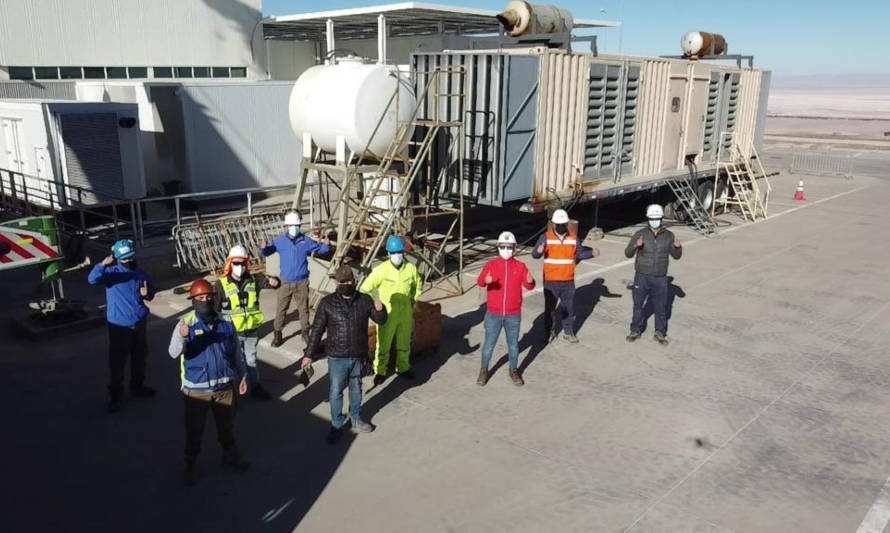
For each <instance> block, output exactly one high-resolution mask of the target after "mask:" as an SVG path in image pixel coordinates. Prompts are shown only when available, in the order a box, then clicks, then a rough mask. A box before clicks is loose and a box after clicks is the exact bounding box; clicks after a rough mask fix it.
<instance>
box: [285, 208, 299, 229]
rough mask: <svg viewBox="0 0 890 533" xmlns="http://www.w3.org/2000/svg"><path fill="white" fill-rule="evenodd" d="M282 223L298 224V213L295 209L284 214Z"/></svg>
mask: <svg viewBox="0 0 890 533" xmlns="http://www.w3.org/2000/svg"><path fill="white" fill-rule="evenodd" d="M284 225H285V226H299V225H300V213H297V212H296V211H291V212H289V213H288V214H286V215H284Z"/></svg>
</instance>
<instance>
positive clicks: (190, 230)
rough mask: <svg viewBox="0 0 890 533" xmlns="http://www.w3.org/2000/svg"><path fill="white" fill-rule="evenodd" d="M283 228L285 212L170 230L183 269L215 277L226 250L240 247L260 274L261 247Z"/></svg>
mask: <svg viewBox="0 0 890 533" xmlns="http://www.w3.org/2000/svg"><path fill="white" fill-rule="evenodd" d="M283 227H284V212H274V213H258V214H254V215H247V214H243V215H234V216H226V217H221V218H217V219H213V220H210V221H199V222H195V223H193V224H181V225H178V226H176V227H175V228H173V240H174V241H175V242H176V253H177V255H178V256H179V261H180V264H181V266H183V267H184V268H188V269H190V270H193V271H196V272H210V273H212V274H218V273H219V272H220V271H221V270H222V268H223V267H224V266H225V264H226V256H227V255H228V253H229V249H230V248H231V247H232V246H234V245H236V244H243V245H244V246H246V247H247V249H248V250H249V251H250V257H251V259H250V268H251V270H254V271H260V270H262V269H263V267H264V265H263V261H262V259H261V258H260V243H261V242H262V241H266V242H272V240H273V239H275V238H276V237H278V236H279V235H281V229H282V228H283Z"/></svg>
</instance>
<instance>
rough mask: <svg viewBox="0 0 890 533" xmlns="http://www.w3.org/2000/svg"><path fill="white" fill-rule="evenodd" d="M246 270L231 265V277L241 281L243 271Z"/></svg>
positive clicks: (242, 267)
mask: <svg viewBox="0 0 890 533" xmlns="http://www.w3.org/2000/svg"><path fill="white" fill-rule="evenodd" d="M245 270H247V268H246V267H244V266H243V265H233V266H232V275H233V276H235V277H236V278H238V279H241V276H243V275H244V271H245Z"/></svg>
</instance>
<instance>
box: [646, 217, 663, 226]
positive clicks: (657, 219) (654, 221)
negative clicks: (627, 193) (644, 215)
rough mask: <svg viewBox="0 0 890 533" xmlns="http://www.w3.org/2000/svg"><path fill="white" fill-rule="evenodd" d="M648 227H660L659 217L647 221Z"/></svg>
mask: <svg viewBox="0 0 890 533" xmlns="http://www.w3.org/2000/svg"><path fill="white" fill-rule="evenodd" d="M649 227H650V228H652V229H658V228H660V227H661V219H659V218H656V219H653V220H650V221H649Z"/></svg>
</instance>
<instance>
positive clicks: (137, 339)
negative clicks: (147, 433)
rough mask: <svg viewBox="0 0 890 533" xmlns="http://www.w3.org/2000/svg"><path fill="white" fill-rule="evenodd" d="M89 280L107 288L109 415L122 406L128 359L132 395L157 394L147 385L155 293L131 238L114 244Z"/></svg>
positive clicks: (147, 396)
mask: <svg viewBox="0 0 890 533" xmlns="http://www.w3.org/2000/svg"><path fill="white" fill-rule="evenodd" d="M115 261H117V264H114V263H115ZM87 280H88V281H89V283H90V285H100V284H101V285H105V298H106V303H107V311H106V318H107V319H108V368H109V369H110V372H111V377H110V379H109V382H108V393H109V395H110V397H111V399H110V401H109V403H108V412H109V413H113V412H115V411H117V410H119V409H120V407H121V401H122V398H123V392H124V368H125V367H126V366H127V359H130V394H131V395H133V396H136V397H145V398H150V397H152V396H154V395H155V391H154V389H152V388H150V387H147V386H146V385H145V362H146V357H147V355H148V337H147V335H146V329H145V322H146V317H148V307H147V306H146V305H145V302H147V301H151V300H152V299H153V298H154V296H155V290H154V287H153V286H152V283H151V280H150V279H149V277H148V274H146V273H145V271H143V270H142V269H141V268H139V267H138V266H137V265H136V245H135V244H134V243H133V241H131V240H130V239H122V240H119V241H117V242H116V243H114V246H112V247H111V255H109V256H108V257H106V258H105V259H104V260H102V262H101V263H98V264H97V265H96V266H95V267H93V270H92V271H91V272H90V274H89V277H88V278H87Z"/></svg>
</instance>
